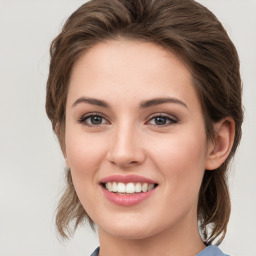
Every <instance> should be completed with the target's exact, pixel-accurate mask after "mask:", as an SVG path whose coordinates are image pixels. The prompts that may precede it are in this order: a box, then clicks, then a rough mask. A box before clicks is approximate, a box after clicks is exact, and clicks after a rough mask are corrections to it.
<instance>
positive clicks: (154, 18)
mask: <svg viewBox="0 0 256 256" xmlns="http://www.w3.org/2000/svg"><path fill="white" fill-rule="evenodd" d="M118 38H125V39H128V40H139V41H146V42H152V43H155V44H157V45H161V46H163V47H164V48H166V49H169V50H170V51H172V52H175V53H176V54H177V55H178V56H179V57H180V58H182V59H183V60H184V61H185V62H186V63H187V65H188V66H189V68H190V70H191V74H192V76H193V81H194V86H195V88H196V90H197V93H198V95H199V98H200V101H201V105H202V108H203V113H204V120H205V129H206V134H207V136H208V138H213V137H214V129H213V125H214V123H215V122H218V121H219V120H221V119H222V118H224V117H227V116H228V117H231V118H232V119H233V120H234V121H235V139H234V144H233V147H232V150H231V153H230V155H229V157H228V158H227V159H226V161H225V162H224V163H223V164H222V165H221V166H220V167H219V168H217V169H216V170H213V171H207V170H206V171H205V174H204V177H203V181H202V184H201V189H200V192H199V201H198V223H199V229H200V231H201V234H202V239H203V240H204V241H205V242H206V243H211V242H212V241H213V240H215V239H218V242H219V243H220V242H221V241H222V239H223V238H224V236H225V234H226V230H227V224H228V220H229V216H230V208H231V206H230V197H229V190H228V185H227V170H228V165H229V162H230V159H231V158H232V156H233V155H234V153H235V151H236V149H237V146H238V144H239V141H240V137H241V124H242V121H243V111H242V103H241V87H242V86H241V79H240V73H239V58H238V54H237V51H236V49H235V46H234V45H233V43H232V42H231V40H230V38H229V36H228V34H227V32H226V31H225V29H224V28H223V26H222V24H221V23H220V22H219V21H218V19H217V18H216V17H215V16H214V14H212V13H211V12H210V11H209V10H208V9H207V8H205V7H204V6H202V5H200V4H199V3H197V2H195V1H193V0H111V1H106V0H91V1H89V2H87V3H85V4H84V5H82V6H81V7H80V8H79V9H77V10H76V11H75V12H74V13H73V14H72V15H71V16H70V17H69V18H68V20H67V21H66V23H65V24H64V26H63V28H62V31H61V32H60V34H59V35H58V36H57V37H56V38H55V39H54V41H53V42H52V44H51V48H50V54H51V62H50V69H49V76H48V81H47V96H46V112H47V115H48V117H49V119H50V120H51V122H52V127H53V129H54V131H56V134H57V136H58V139H59V142H60V145H61V148H62V150H63V151H65V140H64V135H65V107H66V100H67V93H68V86H69V78H70V74H71V71H72V67H73V65H74V63H75V62H76V61H77V60H78V59H79V58H80V56H81V55H82V54H83V53H84V52H85V51H88V50H89V49H90V48H91V47H93V46H94V45H95V44H97V43H99V42H103V41H106V40H115V39H118ZM66 178H67V187H66V190H65V191H64V194H63V196H62V198H61V200H60V202H59V205H58V209H57V210H58V211H57V216H56V224H57V228H58V231H59V233H60V234H61V236H62V237H64V238H67V237H68V236H69V235H72V234H73V232H74V230H75V229H76V227H77V226H78V225H79V224H80V223H82V222H83V221H84V220H88V221H89V223H90V224H91V226H92V227H93V221H92V220H91V219H90V217H89V216H88V215H87V213H86V211H85V210H84V208H83V207H82V205H81V203H80V202H79V199H78V197H77V194H76V192H75V189H74V186H73V182H72V176H71V172H70V170H67V173H66Z"/></svg>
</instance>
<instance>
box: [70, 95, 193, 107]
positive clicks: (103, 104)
mask: <svg viewBox="0 0 256 256" xmlns="http://www.w3.org/2000/svg"><path fill="white" fill-rule="evenodd" d="M79 103H89V104H91V105H95V106H100V107H104V108H110V106H109V104H108V103H106V102H105V101H104V100H100V99H95V98H88V97H81V98H79V99H77V100H76V101H75V102H74V103H73V104H72V107H75V106H76V105H78V104H79ZM165 103H175V104H180V105H182V106H184V107H186V108H188V106H187V105H186V103H184V102H183V101H181V100H179V99H177V98H170V97H166V98H154V99H150V100H145V101H143V102H141V103H140V108H148V107H152V106H156V105H161V104H165Z"/></svg>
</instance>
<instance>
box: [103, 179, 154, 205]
mask: <svg viewBox="0 0 256 256" xmlns="http://www.w3.org/2000/svg"><path fill="white" fill-rule="evenodd" d="M100 185H101V187H102V191H103V194H104V195H105V198H106V199H107V200H108V201H110V202H111V203H114V204H116V205H119V206H125V207H128V206H135V205H137V204H140V203H141V202H143V201H145V200H146V199H147V198H149V197H151V195H152V194H153V193H154V192H155V191H156V190H157V189H156V188H157V187H158V183H156V182H155V181H153V180H151V179H148V178H146V177H142V176H138V175H113V176H108V177H106V178H104V179H102V180H101V181H100Z"/></svg>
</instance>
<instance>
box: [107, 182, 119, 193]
mask: <svg viewBox="0 0 256 256" xmlns="http://www.w3.org/2000/svg"><path fill="white" fill-rule="evenodd" d="M107 183H112V182H107ZM109 191H112V192H117V183H116V182H113V184H112V190H110V189H109Z"/></svg>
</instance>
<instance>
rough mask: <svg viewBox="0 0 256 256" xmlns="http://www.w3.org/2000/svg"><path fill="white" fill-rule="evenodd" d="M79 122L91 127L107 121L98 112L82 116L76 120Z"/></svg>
mask: <svg viewBox="0 0 256 256" xmlns="http://www.w3.org/2000/svg"><path fill="white" fill-rule="evenodd" d="M78 121H79V123H82V124H83V125H86V126H89V127H92V126H100V125H103V124H107V123H108V121H107V120H106V119H105V118H104V117H103V116H101V115H99V114H88V115H85V116H83V117H82V118H81V119H79V120H78Z"/></svg>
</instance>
